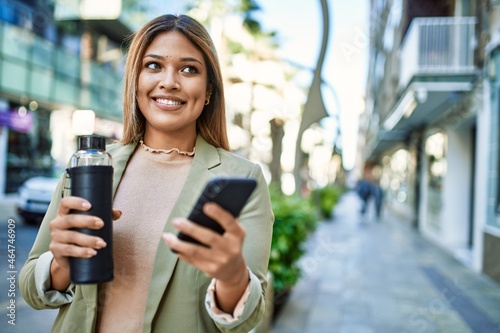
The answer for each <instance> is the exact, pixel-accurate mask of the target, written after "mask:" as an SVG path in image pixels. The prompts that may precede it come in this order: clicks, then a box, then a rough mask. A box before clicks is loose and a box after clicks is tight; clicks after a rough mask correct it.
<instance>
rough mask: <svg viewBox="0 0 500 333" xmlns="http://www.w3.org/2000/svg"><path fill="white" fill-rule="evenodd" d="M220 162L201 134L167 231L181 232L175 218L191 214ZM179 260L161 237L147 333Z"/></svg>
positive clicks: (150, 296) (153, 276)
mask: <svg viewBox="0 0 500 333" xmlns="http://www.w3.org/2000/svg"><path fill="white" fill-rule="evenodd" d="M218 165H220V156H219V153H218V151H217V149H216V148H215V147H213V146H211V145H209V144H208V143H207V142H206V141H205V140H204V139H203V138H201V136H198V138H197V140H196V154H195V156H194V158H193V164H192V166H191V170H190V171H189V174H188V177H187V179H186V183H185V184H184V187H183V189H182V191H181V193H180V195H179V198H178V199H177V201H176V203H175V205H174V207H173V209H172V212H171V214H170V216H169V217H168V220H167V223H166V224H165V227H164V230H163V231H164V232H171V233H174V234H175V233H177V229H175V228H174V227H173V226H172V223H171V220H172V218H174V217H187V216H188V214H189V212H190V211H191V208H192V207H193V206H194V204H195V203H196V200H197V199H198V196H199V195H200V194H201V191H202V190H203V187H204V185H205V184H206V183H207V182H208V180H210V179H211V178H213V177H214V174H213V173H212V172H211V171H210V170H211V169H212V168H214V167H216V166H218ZM177 261H178V256H177V255H175V254H174V253H172V251H171V250H170V248H169V247H168V246H167V245H166V244H165V243H164V242H163V241H162V240H160V242H159V245H158V249H157V252H156V258H155V263H154V267H153V274H152V277H151V282H150V287H149V294H148V299H147V306H146V314H145V318H144V327H143V330H144V331H145V332H149V331H150V330H151V324H152V321H153V319H154V316H155V314H156V310H157V309H158V306H159V304H160V302H161V300H162V297H163V295H164V292H165V290H166V288H167V286H168V283H169V281H170V279H171V277H172V274H173V273H174V269H175V266H176V264H177ZM189 278H191V277H186V279H189Z"/></svg>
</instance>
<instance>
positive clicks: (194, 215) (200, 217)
mask: <svg viewBox="0 0 500 333" xmlns="http://www.w3.org/2000/svg"><path fill="white" fill-rule="evenodd" d="M256 186H257V181H256V180H255V179H253V178H214V179H212V180H210V181H209V182H208V183H207V185H206V187H205V189H204V190H203V192H202V194H201V195H200V197H199V198H198V201H197V202H196V205H195V206H194V207H193V210H192V211H191V213H190V214H189V216H188V219H189V220H191V221H193V222H195V223H197V224H199V225H201V226H204V227H206V228H209V229H212V230H214V231H216V232H218V233H219V234H223V233H224V229H223V228H222V227H221V226H220V225H219V224H218V223H217V222H216V221H214V220H213V219H211V218H209V217H208V216H206V215H205V214H204V213H203V205H204V204H205V203H207V202H215V203H216V204H218V205H219V206H221V207H222V208H224V209H225V210H227V211H228V212H230V213H231V214H232V215H233V216H234V217H238V216H239V215H240V213H241V210H242V209H243V207H244V206H245V204H246V202H247V200H248V198H249V197H250V195H251V194H252V192H253V191H254V190H255V187H256ZM178 237H179V239H181V240H183V241H188V242H192V243H196V244H200V245H204V244H203V243H200V242H199V241H197V240H195V239H193V238H192V237H189V236H187V235H185V234H183V233H179V234H178ZM204 246H205V245H204Z"/></svg>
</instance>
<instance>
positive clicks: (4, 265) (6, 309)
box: [0, 198, 57, 333]
mask: <svg viewBox="0 0 500 333" xmlns="http://www.w3.org/2000/svg"><path fill="white" fill-rule="evenodd" d="M14 200H15V198H9V199H7V200H6V202H2V203H1V204H0V218H1V221H0V244H1V246H2V249H1V251H0V269H1V272H2V279H1V280H0V306H1V309H2V311H1V317H0V318H1V320H2V322H1V323H0V328H1V329H0V331H2V332H5V333H24V332H30V333H46V332H50V328H51V327H52V322H53V321H54V318H55V316H56V314H57V311H56V310H43V311H38V310H34V309H33V308H31V307H30V306H29V305H27V304H26V302H24V300H23V299H22V297H21V294H20V293H19V287H18V278H19V272H20V271H21V267H22V265H23V264H24V262H25V261H26V259H27V258H28V254H29V251H30V250H31V246H32V245H33V241H34V240H35V238H36V234H37V232H38V226H34V225H26V224H25V223H23V221H22V219H21V218H20V217H19V216H18V215H17V214H16V213H15V210H14V204H13V203H14ZM9 230H10V231H9ZM9 255H10V258H9ZM11 265H12V266H11ZM11 282H15V283H14V286H12V284H11ZM14 301H15V302H14ZM14 324H15V325H14Z"/></svg>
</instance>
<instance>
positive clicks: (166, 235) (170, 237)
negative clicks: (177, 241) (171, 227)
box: [162, 233, 175, 242]
mask: <svg viewBox="0 0 500 333" xmlns="http://www.w3.org/2000/svg"><path fill="white" fill-rule="evenodd" d="M162 237H163V239H164V240H165V241H167V242H171V241H173V239H174V237H175V236H174V235H172V234H167V233H165V234H163V235H162Z"/></svg>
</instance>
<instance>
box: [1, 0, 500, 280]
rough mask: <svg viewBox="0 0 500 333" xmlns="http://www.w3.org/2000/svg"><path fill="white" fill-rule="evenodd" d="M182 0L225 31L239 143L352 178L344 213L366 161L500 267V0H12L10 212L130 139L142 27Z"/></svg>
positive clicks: (5, 80) (295, 190) (390, 198)
mask: <svg viewBox="0 0 500 333" xmlns="http://www.w3.org/2000/svg"><path fill="white" fill-rule="evenodd" d="M164 13H174V14H179V13H183V14H188V15H191V16H193V17H195V18H196V19H198V20H199V21H201V22H202V23H203V24H204V25H205V27H206V28H207V30H208V31H209V32H210V34H211V36H212V38H213V40H214V42H215V45H216V46H217V50H218V53H219V58H220V61H221V65H222V72H223V75H224V80H225V91H226V102H227V104H226V106H227V114H228V119H227V120H228V129H229V137H230V143H231V148H232V150H233V151H235V152H236V153H238V154H241V155H243V156H245V157H247V158H249V159H251V160H253V161H255V162H258V163H259V164H260V165H261V166H262V169H263V170H264V173H265V175H266V178H267V180H268V182H269V184H270V186H271V187H272V188H273V189H276V191H277V192H278V193H280V194H281V195H283V196H290V197H292V196H293V197H299V198H301V199H302V200H306V198H307V200H310V199H309V198H310V197H312V199H311V200H312V201H314V200H321V199H320V198H321V195H323V194H324V192H321V190H323V189H329V188H330V189H331V188H332V187H333V188H335V189H336V192H335V191H334V192H335V194H334V196H335V198H334V199H332V200H331V201H332V203H331V205H329V206H326V213H325V214H324V215H323V218H330V217H331V213H332V210H333V209H334V207H335V204H336V203H337V202H338V197H339V196H340V195H341V194H342V193H346V192H347V191H350V190H355V189H356V186H357V183H358V181H359V180H360V179H362V178H366V179H367V180H369V182H370V183H371V184H372V185H373V186H375V187H377V188H379V189H380V190H381V191H382V193H383V197H384V209H385V210H386V211H390V212H392V213H393V214H396V216H398V217H399V218H400V219H404V220H405V221H409V222H408V223H409V225H410V226H411V228H413V229H414V230H415V231H416V232H417V233H418V234H419V235H420V236H422V237H423V238H424V239H426V240H427V241H429V242H431V243H432V244H434V245H437V246H438V247H439V248H440V249H442V250H443V251H445V252H446V253H448V254H449V255H451V256H452V257H453V258H455V259H456V260H458V261H459V262H460V263H461V264H463V265H464V266H465V267H468V268H470V269H471V270H472V271H473V272H476V273H477V274H480V275H483V274H484V275H485V276H487V277H488V278H491V279H492V280H494V281H497V282H500V261H499V260H498V253H499V252H500V176H499V171H500V154H499V147H500V126H499V124H500V117H499V110H500V107H499V106H500V99H499V91H500V90H499V87H500V84H499V81H498V76H499V74H500V73H499V71H500V66H499V65H500V52H499V50H500V47H499V46H500V1H497V0H438V1H435V0H419V1H412V0H350V1H334V0H315V1H312V0H311V1H299V0H296V1H295V0H294V1H290V0H227V1H223V0H183V1H181V0H178V1H170V0H165V1H153V0H106V1H102V0H0V201H2V205H4V206H3V207H5V205H8V204H9V203H13V202H15V203H16V205H18V208H19V210H17V209H16V210H15V212H14V210H13V212H14V213H11V211H10V210H8V209H6V208H4V210H3V211H2V210H1V209H0V212H2V214H5V216H1V218H2V223H3V222H5V223H6V221H4V220H7V218H8V217H9V216H11V215H9V214H18V213H22V216H23V219H25V220H26V221H30V222H33V221H38V222H39V219H40V218H41V216H43V213H44V211H45V209H46V207H47V204H48V200H50V196H51V193H52V191H53V186H54V180H53V179H54V178H57V177H59V176H60V175H61V171H62V170H63V169H64V167H65V165H66V163H67V161H68V160H69V157H70V156H71V154H72V153H73V152H74V151H75V149H76V138H77V136H78V135H84V134H92V133H95V134H100V135H103V136H106V137H107V138H108V139H109V140H117V139H120V137H121V135H122V134H121V131H122V111H121V110H122V104H121V103H122V76H123V68H124V60H125V57H126V49H127V41H128V37H129V36H130V35H131V34H132V33H133V32H134V31H136V30H137V29H138V28H139V27H140V26H141V25H142V24H144V23H145V22H146V21H148V20H149V19H151V18H153V17H155V16H157V15H160V14H164ZM47 198H48V199H47ZM9 207H10V206H9ZM12 216H13V215H12ZM15 216H17V215H15ZM312 229H314V228H312ZM33 237H34V234H33ZM26 246H27V247H28V246H29V245H26Z"/></svg>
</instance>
